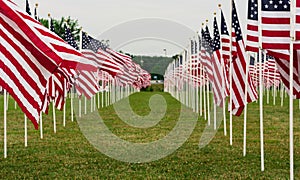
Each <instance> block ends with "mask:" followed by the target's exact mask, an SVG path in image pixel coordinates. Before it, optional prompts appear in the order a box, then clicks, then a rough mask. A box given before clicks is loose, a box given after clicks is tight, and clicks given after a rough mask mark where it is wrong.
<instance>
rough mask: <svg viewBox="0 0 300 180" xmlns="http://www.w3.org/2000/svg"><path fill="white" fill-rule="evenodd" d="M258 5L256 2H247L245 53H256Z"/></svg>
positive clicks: (253, 0) (257, 43)
mask: <svg viewBox="0 0 300 180" xmlns="http://www.w3.org/2000/svg"><path fill="white" fill-rule="evenodd" d="M258 36H259V32H258V4H257V0H248V18H247V41H246V51H250V52H258V47H259V41H258V40H259V38H258Z"/></svg>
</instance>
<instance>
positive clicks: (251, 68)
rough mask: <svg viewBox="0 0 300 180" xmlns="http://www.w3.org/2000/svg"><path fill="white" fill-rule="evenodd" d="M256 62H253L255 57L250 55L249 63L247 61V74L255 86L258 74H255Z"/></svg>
mask: <svg viewBox="0 0 300 180" xmlns="http://www.w3.org/2000/svg"><path fill="white" fill-rule="evenodd" d="M256 69H257V63H255V58H254V57H252V56H250V63H249V74H250V75H251V77H252V80H253V84H254V86H255V87H257V85H258V82H259V81H258V74H257V70H256Z"/></svg>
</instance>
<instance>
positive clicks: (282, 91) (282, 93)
mask: <svg viewBox="0 0 300 180" xmlns="http://www.w3.org/2000/svg"><path fill="white" fill-rule="evenodd" d="M280 85H281V86H280V87H281V91H280V97H281V107H283V99H284V85H283V82H282V81H281V83H280Z"/></svg>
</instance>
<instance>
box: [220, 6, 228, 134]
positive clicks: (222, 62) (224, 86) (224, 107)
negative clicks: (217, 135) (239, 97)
mask: <svg viewBox="0 0 300 180" xmlns="http://www.w3.org/2000/svg"><path fill="white" fill-rule="evenodd" d="M219 9H220V11H222V5H221V4H219ZM220 54H221V66H222V71H223V73H224V70H225V64H224V59H223V51H222V48H221V49H220ZM222 87H223V89H222V91H223V92H222V93H223V97H225V99H223V102H222V103H223V122H224V136H227V129H226V93H225V91H226V83H225V74H224V76H222Z"/></svg>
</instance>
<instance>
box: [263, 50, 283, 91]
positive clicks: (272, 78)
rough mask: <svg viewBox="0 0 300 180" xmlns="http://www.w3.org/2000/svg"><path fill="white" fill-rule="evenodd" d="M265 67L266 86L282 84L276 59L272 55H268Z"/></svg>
mask: <svg viewBox="0 0 300 180" xmlns="http://www.w3.org/2000/svg"><path fill="white" fill-rule="evenodd" d="M265 64H266V65H265V69H264V75H263V76H264V82H265V86H266V87H268V88H269V87H271V86H274V85H276V86H278V85H279V84H280V74H279V73H278V69H277V67H276V62H275V59H274V58H273V57H272V56H269V55H267V62H265Z"/></svg>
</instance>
